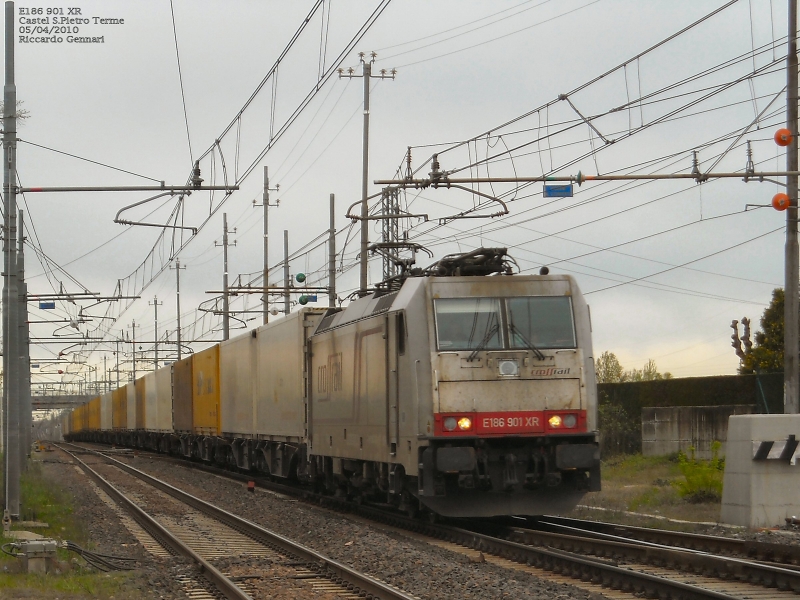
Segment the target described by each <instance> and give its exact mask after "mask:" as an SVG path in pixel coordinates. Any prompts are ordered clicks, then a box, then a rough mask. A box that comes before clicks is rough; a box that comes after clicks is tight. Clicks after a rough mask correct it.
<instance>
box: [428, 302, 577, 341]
mask: <svg viewBox="0 0 800 600" xmlns="http://www.w3.org/2000/svg"><path fill="white" fill-rule="evenodd" d="M434 310H435V313H436V337H437V345H438V348H439V349H440V350H476V349H477V350H501V349H525V348H530V347H531V346H534V347H535V348H575V347H576V345H577V344H576V340H575V327H574V325H573V321H572V302H571V300H570V298H569V297H567V296H533V297H522V298H507V299H505V300H503V301H501V299H499V298H437V299H436V300H435V301H434Z"/></svg>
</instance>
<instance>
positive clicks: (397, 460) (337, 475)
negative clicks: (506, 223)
mask: <svg viewBox="0 0 800 600" xmlns="http://www.w3.org/2000/svg"><path fill="white" fill-rule="evenodd" d="M503 253H504V251H503ZM473 254H474V253H473ZM467 256H472V254H471V255H467ZM469 264H470V263H468V262H464V263H458V265H460V266H459V267H458V268H457V269H455V272H454V270H453V269H450V270H449V271H447V272H446V273H441V271H440V272H434V273H433V274H431V273H427V274H422V276H411V277H407V278H405V279H404V280H403V281H402V283H401V285H398V286H396V288H399V289H395V290H388V289H387V290H384V291H383V292H380V291H378V292H373V293H372V294H370V295H368V296H365V297H362V298H359V299H357V300H354V301H353V302H351V303H350V304H349V305H348V306H347V307H346V308H345V309H320V308H303V309H301V310H300V311H297V312H295V313H292V314H290V315H288V316H287V317H286V318H284V319H280V320H277V321H275V322H274V323H269V324H267V325H264V326H262V327H259V328H257V329H255V330H253V331H250V332H248V333H246V334H244V335H241V336H238V337H236V338H233V339H231V340H229V341H226V342H223V343H222V344H221V345H220V346H219V347H214V348H211V349H208V350H205V351H203V352H200V353H198V354H196V355H194V356H193V357H192V358H191V359H187V360H184V361H180V362H178V363H174V364H173V365H170V366H168V367H164V368H163V369H159V371H157V372H156V373H155V374H148V375H145V376H144V377H142V378H140V379H139V380H137V382H135V385H133V384H130V385H128V386H127V391H126V390H125V389H122V390H120V391H119V392H115V393H114V394H112V395H113V396H114V398H115V400H114V401H113V402H105V403H103V406H106V405H108V406H110V407H111V408H112V411H113V412H114V414H112V415H110V416H109V415H105V417H104V418H103V419H100V417H98V418H97V419H96V421H97V422H96V423H95V420H93V419H92V418H91V414H93V413H91V411H90V410H82V409H83V407H79V408H78V409H76V410H75V411H74V416H73V417H71V419H70V420H68V422H67V423H66V424H65V426H64V427H65V431H68V432H69V433H68V437H69V438H71V439H84V440H97V441H105V442H114V443H117V444H128V445H133V446H138V447H144V448H151V449H153V450H157V451H162V452H170V453H173V454H181V455H185V456H189V457H193V458H197V459H201V460H206V461H211V462H217V463H225V464H228V465H232V466H236V467H238V468H240V469H247V470H254V471H260V472H264V473H269V474H270V475H272V476H274V477H280V478H290V479H296V480H299V481H301V482H304V483H307V484H309V485H314V486H316V487H317V488H324V489H327V490H328V491H329V492H330V493H335V494H339V495H345V494H346V495H348V496H351V497H356V498H361V499H363V500H375V501H380V502H389V503H392V504H394V505H396V506H397V507H398V508H401V509H403V510H407V511H408V512H411V513H415V512H416V511H418V510H419V509H421V508H422V509H426V510H428V511H430V512H432V513H436V514H440V515H444V516H452V517H470V516H494V515H537V514H543V513H547V512H559V511H563V510H568V509H569V508H571V507H573V506H574V505H575V504H577V503H578V501H579V500H580V499H581V498H582V496H583V495H584V494H585V493H586V492H587V491H592V490H599V489H600V461H599V449H598V439H597V436H598V432H597V388H596V383H595V375H594V361H593V354H592V341H591V323H590V316H589V308H588V306H587V305H586V303H585V301H584V299H583V296H582V295H581V293H580V290H579V289H578V287H577V284H576V282H575V280H574V279H573V278H572V277H569V276H566V275H524V276H523V275H502V274H498V272H499V270H498V269H494V270H492V268H489V269H488V271H490V272H493V273H495V274H494V275H491V276H487V275H486V271H487V269H483V270H482V271H481V269H478V270H477V271H473V272H479V273H481V274H477V275H470V274H468V273H469V272H470V269H469V268H468V267H469ZM464 272H466V273H467V274H466V275H465V274H462V273H464ZM503 272H507V271H503ZM170 380H171V382H172V385H171V386H170V385H168V383H169V381H170ZM189 388H191V389H189ZM117 397H119V400H116V398H117ZM92 402H97V403H98V405H99V403H100V399H99V398H98V399H96V401H95V400H93V401H92ZM90 404H91V403H90ZM169 407H171V408H172V424H171V425H172V426H171V428H170V427H169V423H167V422H166V421H165V416H166V415H167V414H168V412H164V411H165V410H167V409H168V408H169ZM99 414H100V412H98V415H99Z"/></svg>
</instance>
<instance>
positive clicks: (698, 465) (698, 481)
mask: <svg viewBox="0 0 800 600" xmlns="http://www.w3.org/2000/svg"><path fill="white" fill-rule="evenodd" d="M721 447H722V444H721V443H720V442H714V443H713V444H711V455H712V456H711V460H697V459H696V458H695V456H694V448H693V447H690V448H689V456H686V455H685V454H684V453H683V452H681V453H680V454H679V455H678V466H679V468H680V470H681V474H682V475H683V479H679V480H677V481H676V482H675V487H676V488H677V489H678V493H679V494H680V496H681V498H684V499H685V500H687V501H689V502H693V503H700V502H719V501H720V500H722V475H723V473H724V471H725V461H724V460H721V459H720V458H719V449H720V448H721Z"/></svg>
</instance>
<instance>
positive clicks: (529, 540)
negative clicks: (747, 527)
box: [509, 528, 800, 592]
mask: <svg viewBox="0 0 800 600" xmlns="http://www.w3.org/2000/svg"><path fill="white" fill-rule="evenodd" d="M601 535H602V536H604V537H602V538H598V537H582V536H578V535H576V534H575V533H572V534H571V535H569V534H563V533H550V532H547V531H532V530H529V529H519V528H514V529H512V530H511V533H510V536H509V537H510V539H512V540H514V541H517V542H519V543H522V544H526V545H546V546H548V547H550V548H559V549H563V550H567V551H570V552H580V553H582V554H584V553H585V554H594V555H598V556H605V557H613V558H615V559H617V558H620V557H622V558H625V559H626V560H629V561H641V562H645V563H648V564H652V565H655V566H660V565H664V564H669V565H680V568H681V569H682V570H684V569H685V570H686V571H688V572H695V573H697V572H702V573H703V574H705V575H707V576H714V577H723V578H725V577H731V578H734V579H737V580H739V581H743V582H748V583H756V582H758V583H761V585H764V586H765V587H777V588H778V589H781V590H793V591H795V592H800V571H796V570H794V569H788V568H784V567H777V566H773V565H765V564H761V563H754V562H752V561H749V560H746V559H742V558H733V557H724V558H723V557H719V556H715V555H713V554H710V553H707V552H703V551H700V550H688V549H679V548H675V547H668V546H663V545H658V544H655V543H653V542H638V543H637V542H636V541H634V540H629V539H626V540H625V541H621V539H620V538H619V537H617V538H616V539H609V538H611V537H615V536H611V535H609V534H601Z"/></svg>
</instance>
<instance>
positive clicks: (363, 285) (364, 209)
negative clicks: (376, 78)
mask: <svg viewBox="0 0 800 600" xmlns="http://www.w3.org/2000/svg"><path fill="white" fill-rule="evenodd" d="M363 69H364V71H363V76H364V140H363V142H362V144H363V146H362V150H363V155H362V157H361V160H362V169H363V172H362V179H361V248H360V254H361V280H360V286H359V288H360V290H361V293H362V294H366V292H367V266H368V260H369V259H368V257H367V247H368V246H369V221H367V217H369V201H368V200H367V196H368V195H369V193H368V191H367V183H368V182H367V178H368V177H369V84H370V79H371V78H372V77H371V75H372V63H371V62H369V61H367V60H365V61H364V62H363Z"/></svg>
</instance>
